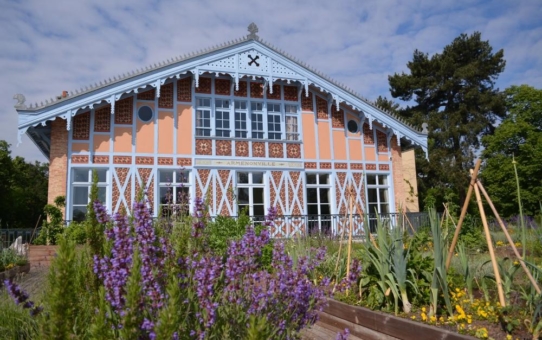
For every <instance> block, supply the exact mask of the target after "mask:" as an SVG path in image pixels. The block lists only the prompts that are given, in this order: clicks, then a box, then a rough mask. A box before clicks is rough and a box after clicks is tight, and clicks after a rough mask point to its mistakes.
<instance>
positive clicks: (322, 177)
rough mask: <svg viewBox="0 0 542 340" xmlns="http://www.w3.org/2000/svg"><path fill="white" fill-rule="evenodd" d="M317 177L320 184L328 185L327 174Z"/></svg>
mask: <svg viewBox="0 0 542 340" xmlns="http://www.w3.org/2000/svg"><path fill="white" fill-rule="evenodd" d="M318 177H319V179H320V184H329V174H320V175H318Z"/></svg>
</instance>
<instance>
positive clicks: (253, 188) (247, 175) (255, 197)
mask: <svg viewBox="0 0 542 340" xmlns="http://www.w3.org/2000/svg"><path fill="white" fill-rule="evenodd" d="M242 210H246V212H247V214H248V215H249V216H265V200H264V178H263V172H238V173H237V211H238V212H241V211H242Z"/></svg>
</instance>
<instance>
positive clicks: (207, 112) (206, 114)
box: [196, 98, 211, 137]
mask: <svg viewBox="0 0 542 340" xmlns="http://www.w3.org/2000/svg"><path fill="white" fill-rule="evenodd" d="M196 106H197V109H196V136H198V137H202V136H205V137H208V136H211V99H209V98H198V100H197V102H196Z"/></svg>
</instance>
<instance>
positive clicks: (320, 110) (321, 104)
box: [316, 96, 329, 119]
mask: <svg viewBox="0 0 542 340" xmlns="http://www.w3.org/2000/svg"><path fill="white" fill-rule="evenodd" d="M316 110H317V116H318V119H329V113H328V111H327V100H325V99H322V98H321V97H319V96H316Z"/></svg>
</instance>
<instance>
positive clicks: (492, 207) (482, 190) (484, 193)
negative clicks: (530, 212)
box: [476, 180, 540, 294]
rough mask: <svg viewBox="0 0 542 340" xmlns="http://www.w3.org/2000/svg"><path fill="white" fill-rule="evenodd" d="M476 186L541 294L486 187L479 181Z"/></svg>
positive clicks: (530, 279) (524, 269)
mask: <svg viewBox="0 0 542 340" xmlns="http://www.w3.org/2000/svg"><path fill="white" fill-rule="evenodd" d="M476 185H477V186H478V188H480V191H481V192H482V194H483V195H484V197H485V198H486V201H487V203H488V204H489V206H490V207H491V210H492V211H493V214H494V215H495V217H496V218H497V221H498V222H499V225H500V226H501V229H502V231H503V232H504V235H505V236H506V239H507V240H508V243H509V244H510V246H511V247H512V250H513V251H514V254H515V255H516V257H517V258H518V260H519V264H520V265H521V267H522V268H523V271H524V272H525V274H527V277H528V278H529V281H531V284H532V285H533V287H534V289H535V290H536V292H537V293H538V294H540V287H538V284H537V282H536V280H535V279H534V277H533V275H532V274H531V271H530V270H529V268H527V266H526V265H525V261H524V260H523V258H522V257H521V255H520V254H519V251H518V248H516V246H515V245H514V241H513V240H512V237H510V234H509V233H508V230H507V229H506V227H505V226H504V223H503V222H502V219H501V216H499V213H498V212H497V209H496V208H495V205H493V202H492V201H491V198H489V195H488V194H487V192H486V189H484V186H483V185H482V182H480V180H478V181H476Z"/></svg>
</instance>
